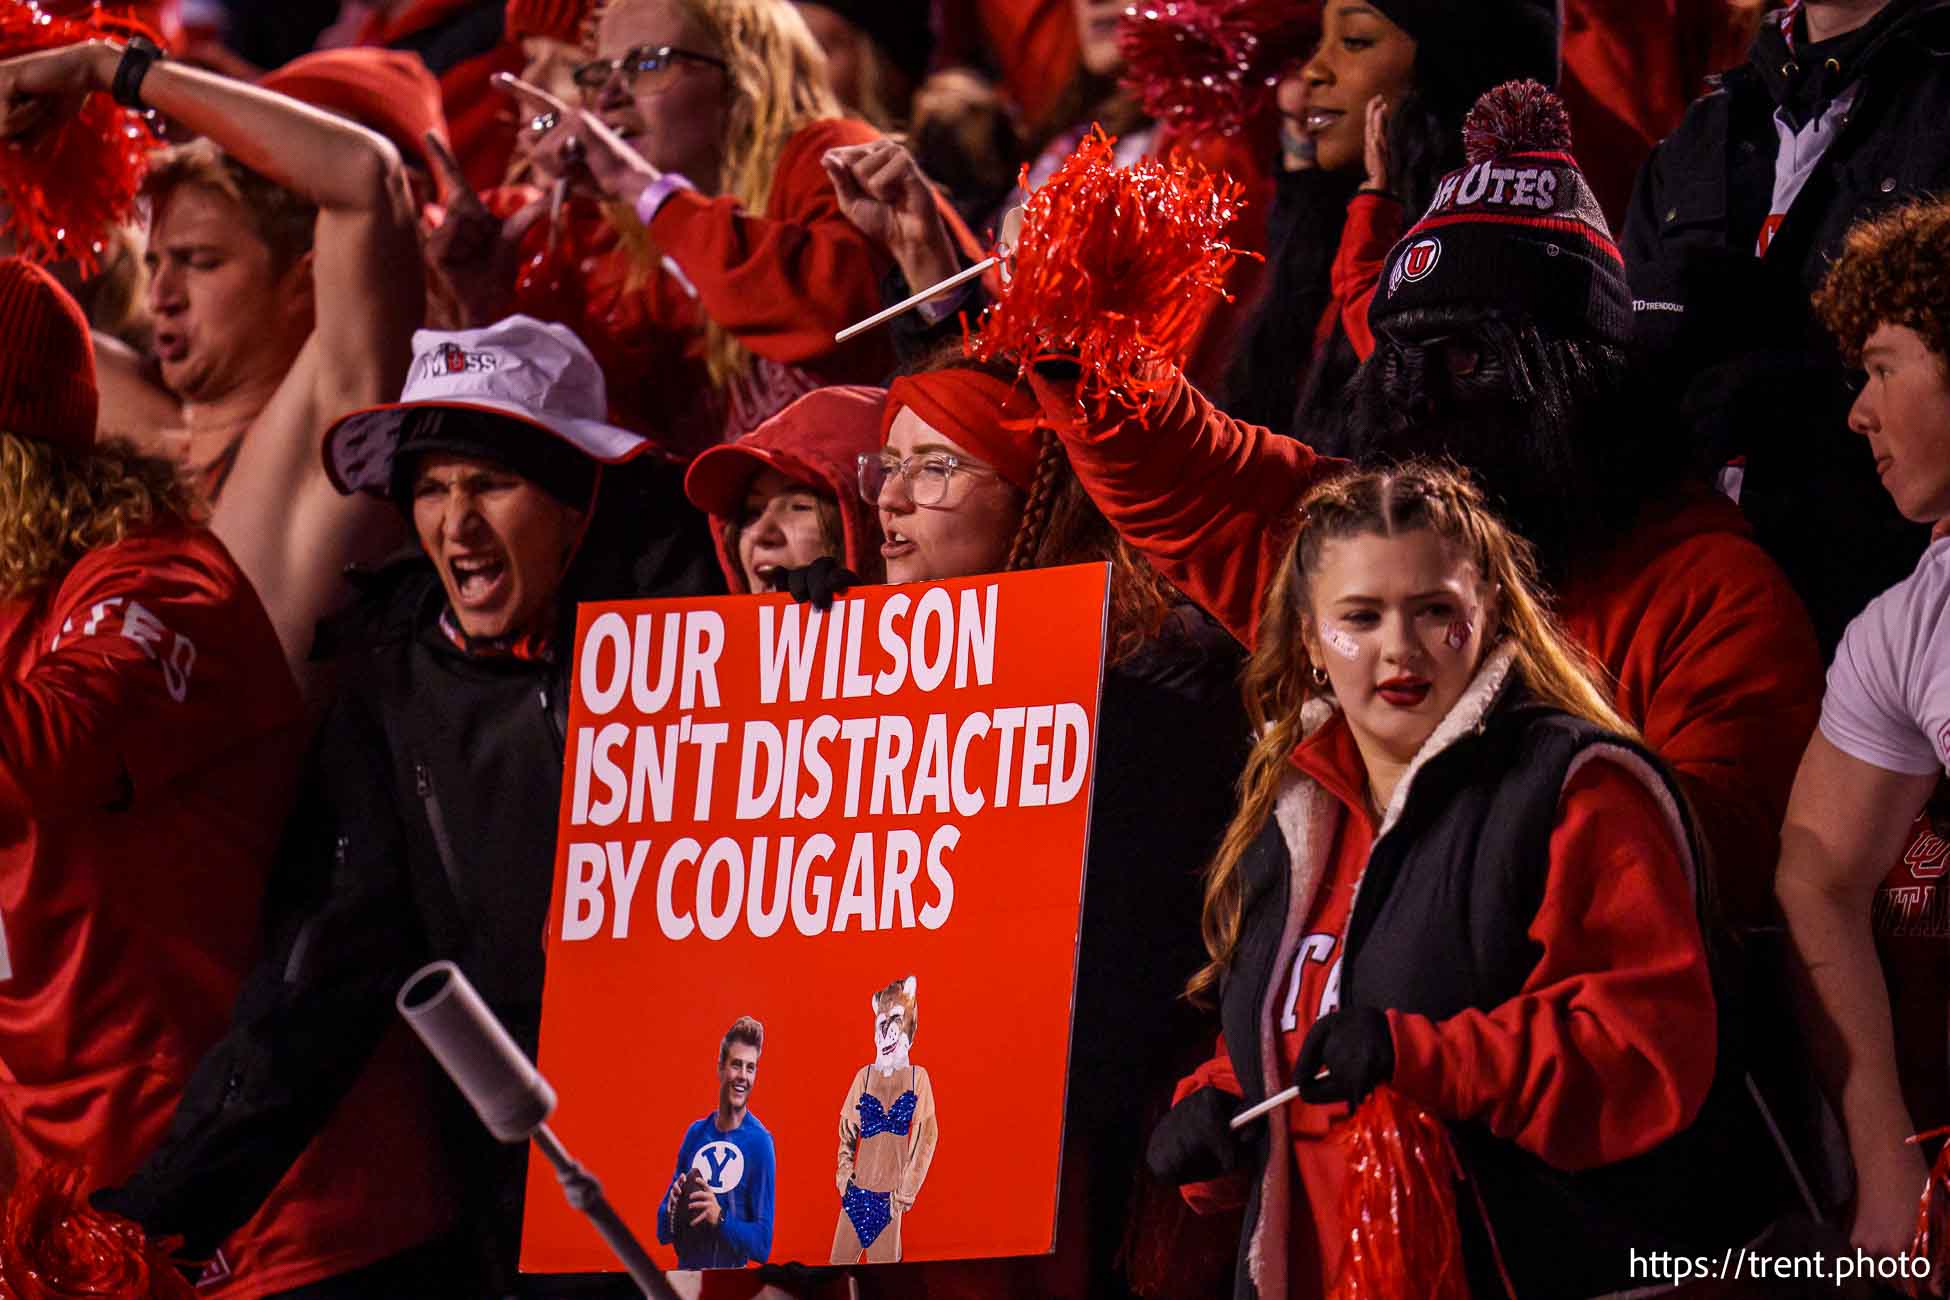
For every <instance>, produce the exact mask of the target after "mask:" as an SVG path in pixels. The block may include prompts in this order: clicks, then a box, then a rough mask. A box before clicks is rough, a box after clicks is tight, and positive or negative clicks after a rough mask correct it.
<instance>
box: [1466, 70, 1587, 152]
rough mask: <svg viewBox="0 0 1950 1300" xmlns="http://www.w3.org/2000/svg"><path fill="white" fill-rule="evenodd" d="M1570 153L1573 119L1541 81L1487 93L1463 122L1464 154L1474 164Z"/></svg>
mask: <svg viewBox="0 0 1950 1300" xmlns="http://www.w3.org/2000/svg"><path fill="white" fill-rule="evenodd" d="M1570 149H1571V115H1570V114H1569V113H1567V112H1565V111H1564V101H1563V100H1561V99H1559V98H1558V97H1557V96H1556V95H1555V94H1553V93H1552V92H1551V90H1550V88H1549V87H1548V86H1546V85H1544V83H1543V82H1541V81H1506V82H1504V83H1503V84H1502V85H1500V86H1497V87H1495V88H1494V89H1491V90H1486V91H1484V92H1483V96H1482V98H1480V99H1478V100H1477V101H1476V106H1475V107H1474V108H1472V109H1470V110H1469V116H1468V117H1466V118H1464V119H1463V153H1464V154H1465V155H1467V156H1468V158H1469V161H1470V162H1472V163H1483V162H1488V161H1489V160H1490V159H1492V158H1501V157H1504V156H1505V155H1506V154H1513V153H1538V152H1545V151H1556V152H1559V153H1569V152H1570Z"/></svg>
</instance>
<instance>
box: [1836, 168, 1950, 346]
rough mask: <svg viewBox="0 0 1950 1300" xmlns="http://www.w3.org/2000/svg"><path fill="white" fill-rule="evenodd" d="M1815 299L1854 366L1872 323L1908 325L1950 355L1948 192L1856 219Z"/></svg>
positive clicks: (1930, 344)
mask: <svg viewBox="0 0 1950 1300" xmlns="http://www.w3.org/2000/svg"><path fill="white" fill-rule="evenodd" d="M1814 304H1815V315H1816V316H1817V317H1818V318H1819V319H1820V320H1821V323H1822V324H1823V325H1825V326H1827V328H1828V332H1829V333H1830V334H1833V335H1834V336H1835V343H1836V345H1837V346H1838V347H1839V348H1840V349H1841V353H1842V356H1843V358H1844V359H1845V360H1846V361H1847V362H1848V363H1849V364H1850V365H1852V366H1853V365H1859V364H1860V363H1861V360H1862V348H1863V346H1864V345H1865V344H1867V343H1868V341H1869V335H1871V334H1873V333H1875V332H1876V327H1877V326H1878V325H1904V326H1907V327H1909V328H1910V329H1912V330H1915V331H1916V333H1917V335H1918V336H1919V337H1921V338H1922V340H1923V344H1924V346H1925V347H1927V348H1929V350H1930V351H1932V352H1934V353H1935V354H1936V355H1937V358H1938V359H1939V360H1940V361H1941V360H1950V200H1944V199H1918V200H1916V201H1914V202H1911V203H1906V204H1904V205H1903V206H1901V207H1898V208H1892V209H1891V210H1890V211H1888V212H1885V213H1882V214H1881V215H1880V216H1875V217H1868V218H1865V219H1864V220H1861V221H1858V222H1856V223H1855V224H1854V225H1853V226H1851V227H1850V228H1849V232H1848V235H1847V236H1846V237H1845V238H1844V239H1843V241H1842V253H1841V256H1840V257H1838V258H1836V259H1835V264H1834V266H1832V267H1831V268H1829V271H1828V278H1827V279H1826V280H1824V281H1823V282H1822V285H1821V288H1820V289H1819V290H1817V291H1816V293H1815V296H1814Z"/></svg>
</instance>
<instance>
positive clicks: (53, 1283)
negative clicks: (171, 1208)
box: [0, 1165, 195, 1300]
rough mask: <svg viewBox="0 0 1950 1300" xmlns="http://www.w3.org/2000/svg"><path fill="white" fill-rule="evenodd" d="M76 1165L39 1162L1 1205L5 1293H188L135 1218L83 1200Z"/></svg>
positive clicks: (48, 1296) (65, 1299)
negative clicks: (99, 1207) (39, 1164)
mask: <svg viewBox="0 0 1950 1300" xmlns="http://www.w3.org/2000/svg"><path fill="white" fill-rule="evenodd" d="M81 1185H82V1177H81V1173H80V1171H78V1170H73V1169H67V1170H63V1169H60V1168H57V1167H55V1166H52V1165H43V1166H41V1167H40V1168H38V1169H36V1170H35V1171H34V1172H33V1173H31V1174H29V1175H28V1176H27V1177H26V1178H24V1179H22V1180H21V1181H20V1182H19V1183H18V1184H16V1185H15V1187H14V1189H13V1191H12V1192H11V1193H10V1194H9V1195H8V1196H7V1200H6V1206H5V1210H4V1212H3V1213H0V1297H3V1298H4V1300H69V1298H70V1297H82V1296H87V1297H91V1298H93V1297H99V1298H100V1300H192V1297H193V1296H194V1295H195V1291H194V1290H192V1288H191V1287H190V1285H189V1283H188V1282H186V1281H184V1280H183V1276H182V1274H181V1273H179V1272H178V1271H177V1270H176V1266H175V1265H174V1264H173V1263H171V1262H170V1259H169V1255H168V1252H167V1251H166V1250H165V1249H164V1248H163V1247H162V1246H160V1245H158V1244H157V1243H153V1242H151V1241H149V1240H148V1239H147V1238H146V1237H145V1236H144V1235H143V1232H142V1229H141V1228H140V1227H138V1226H137V1225H135V1224H133V1223H131V1222H129V1221H128V1220H127V1219H124V1218H120V1217H119V1216H116V1215H112V1214H103V1213H101V1212H100V1211H98V1210H95V1209H92V1208H90V1207H89V1205H88V1203H87V1202H86V1201H85V1200H84V1199H83V1198H82V1196H81Z"/></svg>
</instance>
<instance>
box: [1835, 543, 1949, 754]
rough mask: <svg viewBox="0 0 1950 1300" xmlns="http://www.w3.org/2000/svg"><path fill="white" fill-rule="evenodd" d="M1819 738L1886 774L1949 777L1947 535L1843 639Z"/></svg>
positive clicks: (1854, 624)
mask: <svg viewBox="0 0 1950 1300" xmlns="http://www.w3.org/2000/svg"><path fill="white" fill-rule="evenodd" d="M1821 734H1822V735H1824V736H1826V737H1827V738H1828V743H1830V744H1831V745H1833V746H1835V748H1837V749H1839V750H1841V751H1842V752H1843V753H1844V754H1847V755H1849V756H1850V757H1851V758H1859V759H1861V760H1862V761H1863V762H1864V763H1869V764H1871V765H1873V766H1875V767H1879V768H1882V769H1883V770H1884V771H1887V772H1904V773H1907V774H1909V775H1912V776H1925V775H1929V774H1931V773H1935V772H1950V538H1945V539H1944V540H1943V541H1940V542H1933V543H1931V545H1930V549H1929V550H1927V551H1925V552H1923V558H1922V559H1921V560H1920V561H1918V562H1917V565H1916V571H1915V572H1914V573H1912V574H1910V575H1909V576H1908V577H1907V578H1904V579H1903V580H1902V581H1901V582H1899V583H1897V584H1896V585H1895V586H1893V587H1891V588H1890V589H1889V590H1887V591H1885V592H1883V593H1882V594H1881V595H1880V596H1877V597H1876V598H1875V599H1874V600H1872V601H1870V602H1869V607H1868V608H1867V609H1865V610H1863V611H1862V612H1861V613H1860V614H1858V615H1856V617H1855V621H1854V622H1852V623H1850V624H1849V625H1848V631H1846V632H1844V633H1843V634H1842V644H1841V646H1840V648H1839V649H1837V650H1836V651H1835V662H1834V663H1833V664H1831V665H1830V666H1829V669H1828V693H1827V694H1826V695H1825V696H1823V697H1822V701H1821Z"/></svg>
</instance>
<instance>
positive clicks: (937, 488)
mask: <svg viewBox="0 0 1950 1300" xmlns="http://www.w3.org/2000/svg"><path fill="white" fill-rule="evenodd" d="M857 463H858V465H859V467H860V495H861V496H862V497H864V498H866V501H867V504H868V505H872V504H873V503H874V502H876V501H878V500H880V490H881V489H882V488H883V487H885V486H886V485H887V480H888V479H890V478H894V477H897V476H898V477H900V478H904V479H906V480H907V494H908V495H909V496H911V497H913V498H914V504H915V505H917V506H938V505H940V504H941V503H942V502H943V501H945V500H947V499H948V483H949V481H950V480H951V479H953V478H954V477H955V475H957V474H994V473H995V471H994V470H992V469H990V468H989V467H988V466H987V465H977V464H975V463H973V462H972V461H966V460H963V459H962V458H961V457H959V456H956V455H954V454H952V453H950V452H945V451H922V452H916V453H915V454H914V455H912V456H895V455H893V454H891V453H889V452H880V453H879V454H877V455H873V456H861V457H858V458H857Z"/></svg>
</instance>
